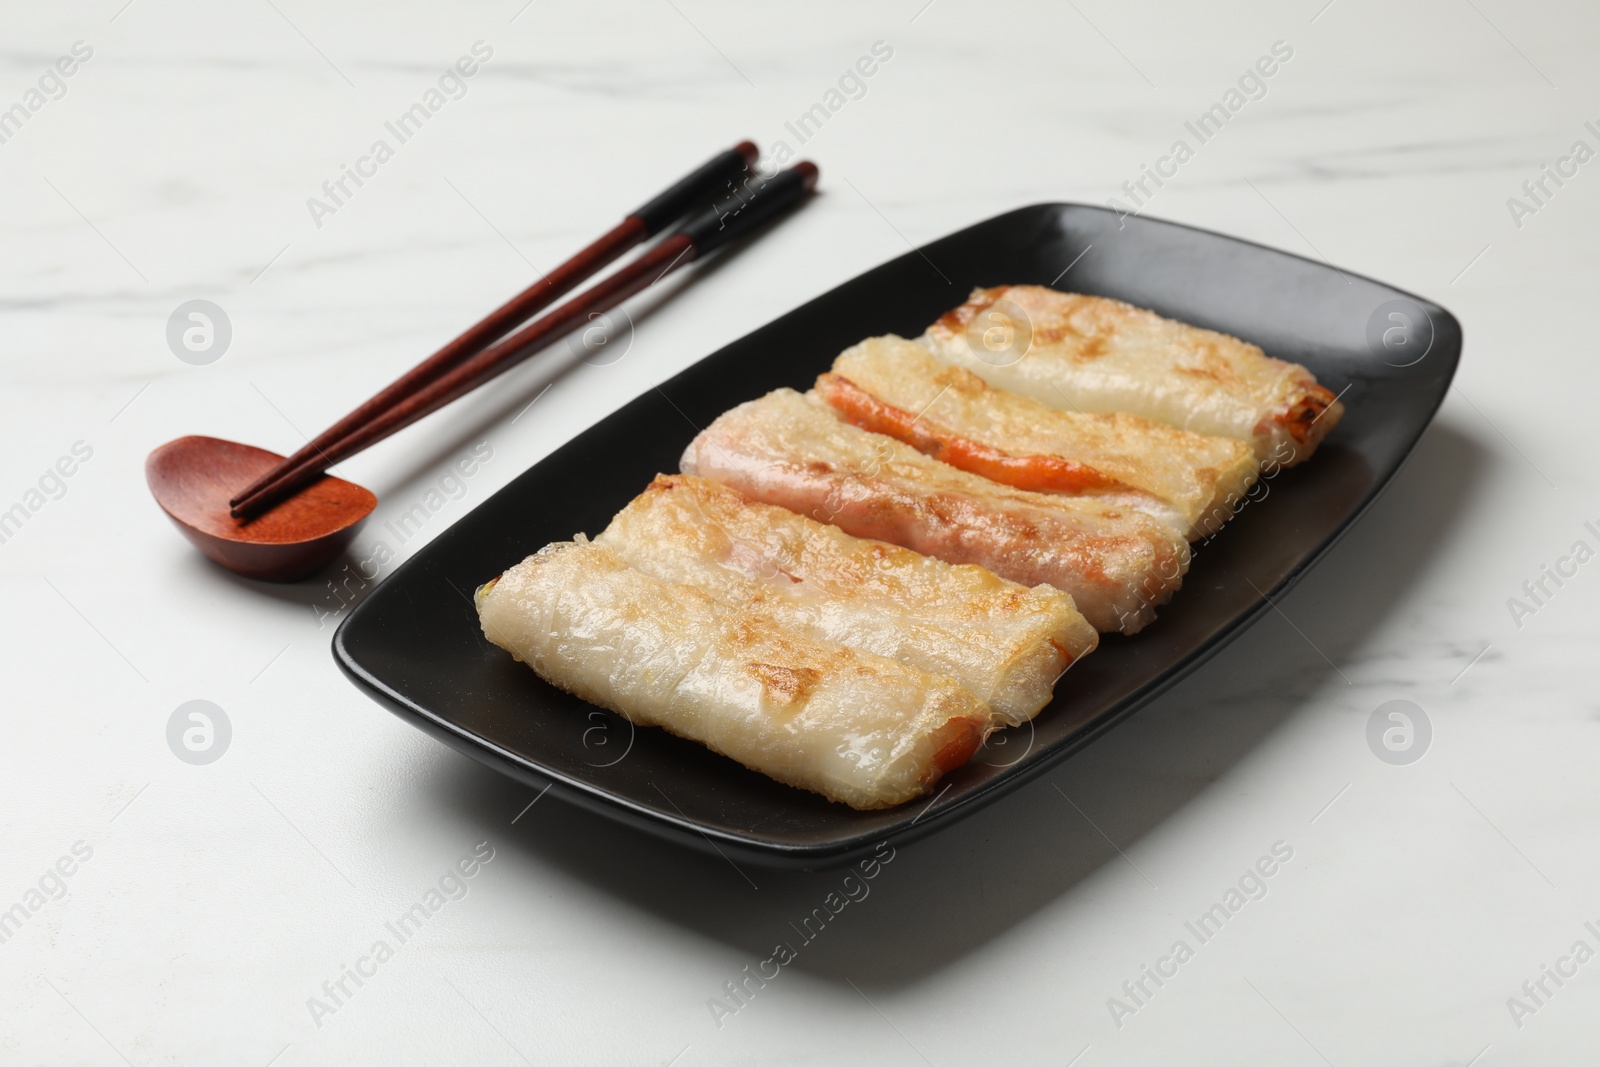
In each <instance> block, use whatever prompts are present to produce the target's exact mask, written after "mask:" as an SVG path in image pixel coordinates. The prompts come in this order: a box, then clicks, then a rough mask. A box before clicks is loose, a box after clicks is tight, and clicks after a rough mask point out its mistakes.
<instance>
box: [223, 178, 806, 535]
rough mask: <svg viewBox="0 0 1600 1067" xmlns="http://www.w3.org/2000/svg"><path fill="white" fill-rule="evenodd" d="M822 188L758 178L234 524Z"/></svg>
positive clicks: (334, 447) (316, 458) (421, 392)
mask: <svg viewBox="0 0 1600 1067" xmlns="http://www.w3.org/2000/svg"><path fill="white" fill-rule="evenodd" d="M816 183H817V168H816V165H815V164H812V163H808V162H801V163H796V164H795V165H794V166H793V167H790V168H789V169H788V170H784V171H780V172H778V173H777V174H775V175H772V176H771V177H767V178H757V179H754V180H753V181H752V182H751V183H750V185H749V186H748V187H747V188H746V189H745V190H742V191H740V192H739V193H738V194H737V195H736V196H735V197H734V198H733V199H732V200H730V201H728V202H726V203H725V204H723V205H719V206H718V207H714V208H711V209H709V210H707V211H705V212H703V213H701V214H700V215H698V216H696V217H694V218H693V219H691V220H690V221H689V222H686V223H684V225H683V226H681V227H680V228H679V229H678V230H677V231H675V232H673V233H672V234H669V235H668V236H666V237H664V238H662V239H661V241H660V242H659V243H658V244H656V245H655V246H654V247H653V248H651V249H649V250H648V251H646V252H645V253H644V254H643V255H641V256H640V257H639V258H638V259H636V260H634V261H633V262H632V263H629V264H628V265H627V266H625V267H622V268H620V269H619V270H617V271H616V272H615V273H613V274H611V275H609V276H608V277H606V278H603V279H601V280H600V281H598V282H596V283H595V284H594V285H592V286H590V287H589V288H588V289H586V290H584V291H583V292H582V293H580V294H578V295H577V296H575V297H573V298H572V299H571V300H568V301H567V302H566V303H564V304H562V305H561V306H560V307H558V308H556V309H555V310H553V311H550V312H548V313H546V314H545V315H543V316H541V317H540V318H538V319H535V320H534V321H533V322H531V323H529V324H528V325H526V326H524V327H523V328H522V329H520V330H518V331H517V332H516V333H514V334H512V335H511V336H509V337H506V338H504V339H503V340H501V341H499V342H497V343H495V344H493V345H491V346H490V347H488V348H485V349H484V350H483V351H481V352H478V353H477V354H476V355H473V356H471V357H469V358H468V359H466V360H464V361H463V362H461V363H460V364H458V365H457V366H455V367H454V368H452V369H450V370H448V371H446V372H445V373H443V374H441V375H439V376H438V377H437V378H436V379H434V380H433V381H432V382H430V383H427V384H426V385H424V386H422V387H421V388H419V389H416V390H415V391H413V392H411V393H410V394H409V395H407V396H405V397H403V398H401V399H399V400H397V401H396V402H395V403H394V404H393V405H392V406H390V407H389V408H387V409H386V410H384V411H382V412H380V413H378V414H377V415H375V416H374V417H373V418H372V419H370V420H368V421H367V422H365V423H363V424H361V425H360V426H359V427H357V428H356V429H354V430H352V431H351V432H350V433H348V434H346V435H345V436H343V437H341V438H339V439H338V440H336V441H334V442H333V443H332V444H330V445H329V447H328V448H327V449H325V450H322V451H319V452H316V453H314V454H313V455H311V456H310V457H308V458H305V459H302V460H300V461H299V462H297V463H293V464H287V465H286V468H285V469H284V470H283V471H282V472H281V473H280V474H278V476H277V477H275V478H272V479H270V480H268V481H267V483H266V484H265V485H263V486H262V487H261V488H260V489H258V490H257V491H256V492H255V493H253V494H252V495H251V496H250V497H248V498H247V499H244V500H243V501H241V503H240V504H238V505H235V506H234V507H233V516H234V517H235V518H247V517H249V516H250V515H253V514H257V513H259V512H260V511H263V510H265V509H266V508H267V507H269V506H271V505H272V504H274V503H276V502H277V501H279V500H282V499H283V498H284V497H286V496H289V495H291V494H292V493H294V492H295V491H297V490H298V489H300V488H302V487H304V486H305V485H307V484H309V483H310V482H312V481H315V480H316V479H317V478H320V477H321V476H322V474H323V472H324V471H326V470H327V468H329V467H331V466H333V465H334V464H335V463H338V462H340V461H342V460H344V459H346V458H348V457H350V456H352V455H354V454H355V453H357V452H359V451H361V450H362V449H364V448H366V447H368V446H369V445H372V444H376V443H377V442H379V441H381V440H383V439H384V438H385V437H388V436H389V435H390V434H392V433H395V432H396V431H398V430H400V429H402V428H404V427H406V426H409V425H411V424H412V423H413V422H416V421H417V420H418V419H421V418H423V417H424V416H426V415H429V414H431V413H432V412H434V411H437V410H438V409H439V408H441V407H444V406H445V405H446V404H448V403H450V402H451V401H452V400H455V399H457V398H458V397H461V396H463V395H465V394H466V393H469V392H471V391H472V390H473V389H476V388H477V387H478V386H480V385H482V384H483V383H485V382H487V381H489V380H490V379H491V378H494V377H496V376H497V375H499V374H502V373H504V372H505V371H507V370H509V369H510V368H511V367H513V366H515V365H516V364H518V363H520V362H522V360H524V359H526V358H527V357H528V356H530V355H532V354H533V353H534V352H536V351H538V350H539V349H540V348H543V347H544V346H545V345H547V344H549V343H550V342H552V341H555V340H557V339H558V338H560V337H562V336H564V335H565V334H567V333H569V332H571V331H572V330H573V329H575V328H576V327H578V326H579V325H580V324H582V323H584V322H587V321H588V320H589V317H590V316H591V315H596V314H602V313H604V312H606V311H608V310H610V309H611V308H614V307H616V306H617V305H618V304H620V303H622V302H623V301H624V300H626V299H628V298H629V297H630V296H633V295H635V294H637V293H639V292H642V291H643V290H645V289H648V288H649V287H650V286H652V285H654V284H655V283H656V282H658V281H660V280H661V279H662V278H664V277H666V276H667V275H668V274H670V273H671V272H672V271H674V270H677V269H679V268H681V267H683V266H685V265H687V264H688V263H691V262H693V261H694V260H696V259H698V258H699V257H701V256H703V255H705V254H707V253H708V252H711V251H712V250H714V249H716V248H718V247H721V246H722V245H724V244H727V243H729V242H730V241H733V240H736V239H739V238H742V237H745V236H747V235H748V234H750V233H751V232H752V231H754V230H756V229H757V228H758V227H759V226H760V225H761V224H762V223H764V222H766V221H768V220H770V219H772V218H774V217H775V216H777V215H779V214H781V213H782V212H784V211H785V210H786V209H789V208H792V207H794V206H796V205H798V204H799V203H800V202H801V201H802V200H804V199H805V197H806V196H807V194H809V193H810V192H811V191H812V190H813V189H814V188H815V187H816Z"/></svg>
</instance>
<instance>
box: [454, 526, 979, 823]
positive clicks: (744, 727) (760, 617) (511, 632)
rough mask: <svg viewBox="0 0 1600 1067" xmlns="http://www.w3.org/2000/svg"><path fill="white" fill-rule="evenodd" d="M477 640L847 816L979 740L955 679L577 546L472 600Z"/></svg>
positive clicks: (896, 798)
mask: <svg viewBox="0 0 1600 1067" xmlns="http://www.w3.org/2000/svg"><path fill="white" fill-rule="evenodd" d="M476 601H477V606H478V616H479V620H480V622H481V624H482V626H483V632H484V635H485V636H486V637H487V638H488V639H489V640H490V641H492V642H493V643H495V644H496V645H499V646H500V647H501V648H504V649H505V650H506V651H508V652H510V653H511V654H512V655H514V656H515V657H516V658H517V659H519V660H522V661H523V662H525V663H527V664H528V665H529V666H530V667H532V668H533V669H534V670H535V671H537V672H538V674H539V676H540V677H542V678H544V679H545V680H546V681H548V682H550V683H551V684H552V685H556V686H559V687H560V688H562V689H565V690H566V691H567V692H569V693H572V694H573V695H575V696H578V697H581V698H583V699H584V700H587V701H590V702H591V703H594V704H599V705H600V706H602V707H606V708H610V709H611V710H613V711H615V712H617V713H619V714H622V715H625V716H627V717H628V718H629V719H630V720H631V721H633V722H634V723H636V724H639V725H642V726H660V727H663V728H664V729H666V730H668V731H670V732H671V733H674V734H678V735H679V736H681V737H687V738H690V739H692V740H695V741H699V742H700V743H702V744H704V745H706V746H707V747H708V748H711V749H713V750H714V751H717V752H720V753H722V754H723V755H725V756H729V757H731V758H733V759H736V760H738V761H739V762H740V763H743V764H744V765H745V766H747V767H749V768H751V769H752V770H756V771H759V772H761V773H762V774H766V775H768V776H770V777H772V778H776V779H777V780H778V781H780V782H786V783H788V784H789V785H793V786H798V787H800V788H802V789H809V790H812V791H814V792H817V793H821V794H822V795H823V796H825V797H827V798H829V799H830V800H837V801H840V802H842V803H845V804H849V805H850V806H851V807H855V808H862V809H868V808H883V807H890V806H893V805H895V804H902V803H904V802H905V801H907V800H911V799H912V798H914V797H918V796H921V795H923V794H924V793H926V792H927V791H928V789H929V787H930V786H932V785H933V783H934V782H935V781H937V780H938V778H939V776H940V775H942V774H944V773H945V772H946V771H949V770H952V769H954V768H956V767H959V766H961V765H962V764H963V763H965V762H966V761H967V759H968V758H969V757H970V756H971V755H972V753H973V752H974V751H975V750H976V749H977V747H978V745H979V744H980V743H981V742H982V740H983V738H984V736H985V735H986V734H987V733H988V732H989V730H990V729H991V728H992V724H991V721H990V717H989V713H988V709H987V708H986V707H985V706H984V705H983V703H982V702H981V701H980V700H978V698H977V697H975V696H973V695H972V694H971V693H969V692H968V691H967V690H966V689H965V688H963V687H962V686H961V685H959V684H958V683H956V682H955V681H954V680H952V679H950V678H947V677H944V676H942V675H934V674H929V673H928V672H926V671H922V670H918V669H917V668H915V667H912V666H908V665H906V664H903V663H898V662H896V661H894V660H891V659H886V658H884V657H882V656H876V655H873V654H872V653H870V652H864V651H860V650H857V649H853V648H849V647H846V646H844V645H840V644H835V643H831V642H824V641H814V640H812V639H810V638H807V637H805V636H802V635H799V634H796V633H794V632H793V631H792V630H791V629H790V628H789V627H787V626H786V625H784V623H783V622H782V620H780V619H779V618H777V617H775V616H774V615H773V613H772V612H770V611H768V610H766V609H765V608H764V607H763V606H762V605H761V604H759V603H750V604H742V605H734V606H730V605H726V604H722V603H719V602H718V601H716V600H715V599H713V598H712V597H710V596H707V595H706V594H705V593H702V592H700V591H699V590H696V589H692V588H690V587H688V586H684V585H677V584H674V583H671V582H663V581H661V580H659V579H657V578H653V577H651V576H650V575H648V574H645V573H644V572H643V571H640V570H637V569H635V568H633V567H630V566H628V565H627V564H626V563H625V562H623V560H622V559H621V558H620V557H619V556H618V555H617V554H616V553H615V552H613V551H612V550H611V549H609V548H606V547H604V546H602V545H596V544H592V543H588V542H583V541H578V542H572V541H568V542H561V543H557V544H553V545H548V546H546V547H545V548H544V549H542V550H541V551H539V552H538V553H536V554H535V555H532V556H529V557H528V558H527V559H525V560H523V561H522V562H521V563H519V564H517V565H516V566H515V567H512V568H511V569H510V570H508V571H506V572H505V573H504V574H502V575H501V576H500V577H499V578H497V579H495V580H494V581H492V582H490V583H489V584H488V585H485V586H484V587H483V588H482V589H480V590H479V591H478V594H477V597H476Z"/></svg>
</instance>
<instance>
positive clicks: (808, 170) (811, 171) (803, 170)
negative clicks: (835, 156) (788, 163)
mask: <svg viewBox="0 0 1600 1067" xmlns="http://www.w3.org/2000/svg"><path fill="white" fill-rule="evenodd" d="M791 169H792V170H793V171H794V172H795V173H796V174H798V175H800V180H801V181H802V182H803V183H804V184H805V187H806V192H808V193H809V192H812V191H814V190H815V189H816V187H817V175H818V174H819V173H820V172H819V171H818V170H817V165H816V164H815V163H813V162H811V161H810V160H809V159H803V160H801V161H800V162H799V163H796V164H795V165H794V167H793V168H791Z"/></svg>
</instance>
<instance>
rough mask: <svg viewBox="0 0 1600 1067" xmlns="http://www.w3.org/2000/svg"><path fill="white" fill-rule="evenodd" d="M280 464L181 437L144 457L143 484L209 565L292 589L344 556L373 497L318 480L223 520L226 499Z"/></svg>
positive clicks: (261, 454) (267, 456)
mask: <svg viewBox="0 0 1600 1067" xmlns="http://www.w3.org/2000/svg"><path fill="white" fill-rule="evenodd" d="M282 462H283V457H282V456H280V455H278V454H277V453H275V452H268V451H267V450H266V449H263V448H252V447H251V446H250V445H241V444H238V443H236V442H233V441H224V440H221V439H220V438H216V437H180V438H178V439H177V440H176V441H168V442H167V443H166V444H164V445H162V446H161V447H160V448H158V449H156V450H155V451H154V452H151V453H150V455H149V456H148V457H147V458H146V459H145V462H144V477H145V481H146V482H147V483H148V484H149V486H150V492H151V494H152V495H153V496H154V497H155V498H156V503H158V504H160V505H161V510H163V511H165V512H166V513H167V517H168V518H170V519H171V520H172V521H173V523H174V524H175V525H176V526H177V527H178V529H179V530H181V531H183V535H184V536H185V537H187V538H188V539H189V540H190V541H191V542H193V543H194V546H195V547H196V548H198V549H199V550H200V551H201V552H203V553H205V555H206V557H207V558H208V559H210V560H212V561H213V562H214V563H216V564H218V565H219V566H222V567H226V568H227V569H228V570H230V571H233V572H234V573H236V574H242V575H244V576H245V577H247V578H256V579H259V580H261V581H264V582H295V581H299V580H300V579H301V578H305V577H308V576H309V575H311V574H314V573H315V572H316V571H317V570H319V569H320V568H322V567H323V566H325V565H326V564H327V563H329V562H330V561H332V560H333V559H334V557H336V556H338V555H339V553H340V552H342V551H344V549H345V547H346V546H347V545H349V544H350V542H351V540H352V539H353V538H354V537H355V535H356V530H357V529H358V528H359V527H360V525H361V522H362V520H363V519H365V518H366V517H367V516H368V515H369V514H371V512H372V509H373V508H375V507H377V506H378V498H377V497H375V496H373V495H372V493H371V492H369V491H368V490H366V489H363V488H362V487H361V486H359V485H356V484H355V483H354V482H347V481H345V480H344V479H342V478H335V477H333V476H331V475H323V476H322V477H321V478H319V479H318V480H317V481H315V482H313V483H312V484H310V485H308V486H307V487H306V488H304V489H302V490H301V491H299V492H298V493H296V494H295V495H294V496H291V497H289V498H288V499H287V500H284V501H283V502H282V503H280V504H278V505H277V506H275V507H273V508H271V509H270V510H268V511H265V512H263V513H262V514H260V515H257V516H254V517H252V518H249V519H236V518H234V517H233V516H232V515H230V514H229V508H228V498H229V497H231V496H233V495H234V494H235V493H236V492H238V490H239V487H240V486H241V485H248V484H250V482H251V481H253V480H254V479H255V478H257V477H259V476H260V475H261V474H264V473H265V472H267V471H269V470H271V469H272V468H273V467H275V466H277V465H278V464H279V463H282Z"/></svg>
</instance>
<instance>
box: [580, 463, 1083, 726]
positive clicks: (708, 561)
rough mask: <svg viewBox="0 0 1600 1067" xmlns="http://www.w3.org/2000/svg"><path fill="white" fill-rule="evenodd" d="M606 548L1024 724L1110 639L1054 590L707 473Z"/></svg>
mask: <svg viewBox="0 0 1600 1067" xmlns="http://www.w3.org/2000/svg"><path fill="white" fill-rule="evenodd" d="M595 543H596V544H598V545H602V546H604V547H606V548H609V549H611V550H613V551H614V552H616V553H617V555H618V556H619V557H620V558H622V559H623V560H625V561H626V562H627V563H628V564H629V565H630V566H632V567H635V568H637V569H638V570H641V571H643V572H645V573H646V574H649V575H651V576H652V577H654V578H658V579H660V580H661V581H664V582H674V583H679V584H683V585H688V586H692V587H694V588H696V589H699V590H700V591H701V592H703V593H706V594H708V595H710V596H712V597H713V598H715V599H717V600H718V601H721V602H724V603H748V604H753V605H757V606H759V607H760V608H761V610H763V611H766V612H768V613H770V614H771V616H772V617H773V618H774V619H776V620H778V621H779V622H781V624H782V625H783V626H784V628H785V629H786V630H789V631H791V632H794V633H799V634H803V635H805V636H806V637H809V638H813V639H816V640H820V641H831V642H835V643H837V644H841V645H846V646H848V647H850V648H856V649H861V650H863V651H866V652H871V653H874V654H876V655H880V656H886V657H888V658H890V659H894V660H898V661H899V662H901V663H906V664H910V665H911V666H913V667H917V668H919V669H921V670H924V671H928V672H930V673H932V674H940V675H949V676H950V677H952V678H954V679H955V680H956V681H958V682H960V683H961V684H962V685H963V686H965V687H966V688H967V689H968V690H970V691H971V692H972V693H973V694H974V695H975V696H977V697H978V698H979V699H980V700H983V701H985V702H986V703H988V705H989V707H990V709H991V710H992V712H993V714H994V718H995V721H996V722H997V723H998V724H1000V725H1005V726H1015V725H1018V724H1020V723H1023V722H1026V721H1027V720H1028V719H1031V718H1033V716H1034V715H1036V714H1037V713H1038V711H1039V709H1040V708H1042V707H1044V706H1045V704H1047V703H1049V701H1050V696H1051V686H1052V685H1053V683H1054V682H1055V680H1056V679H1057V678H1058V677H1060V675H1061V672H1062V671H1063V670H1065V669H1066V668H1067V666H1068V665H1069V664H1071V663H1072V662H1073V661H1074V660H1076V659H1077V658H1079V657H1080V656H1083V655H1085V654H1087V653H1089V652H1090V651H1092V650H1093V649H1094V647H1095V645H1096V643H1097V642H1098V641H1099V635H1098V634H1097V633H1096V632H1095V629H1094V627H1092V626H1090V625H1089V623H1088V622H1087V621H1085V620H1084V618H1083V616H1082V615H1080V614H1078V611H1077V609H1076V608H1074V607H1073V605H1072V598H1071V597H1069V596H1067V595H1066V594H1065V593H1062V592H1061V591H1060V590H1058V589H1055V588H1052V587H1050V586H1047V585H1040V586H1037V587H1035V588H1033V589H1028V588H1025V587H1023V586H1020V585H1018V584H1016V583H1015V582H1010V581H1007V580H1005V579H1004V578H1000V577H997V576H996V575H994V574H991V573H990V572H988V571H986V570H984V569H983V568H982V567H973V566H957V565H954V564H949V563H945V562H943V561H942V560H937V559H933V558H931V557H928V556H923V555H920V554H918V553H916V552H913V551H911V550H910V549H908V548H901V547H899V546H897V545H890V544H884V543H883V542H881V541H867V540H863V539H861V538H858V537H852V536H850V535H849V534H847V533H845V532H844V531H843V530H840V529H839V528H838V527H835V526H828V525H825V524H824V523H820V522H817V521H815V520H813V519H808V518H805V517H804V516H801V515H796V514H795V513H794V512H792V511H789V510H787V509H785V508H781V507H774V506H773V505H770V504H762V503H758V502H756V501H753V500H748V499H746V498H745V497H743V496H742V495H740V494H739V493H738V492H735V491H734V490H732V489H729V488H728V487H726V486H723V485H719V484H717V483H716V482H712V481H708V480H706V479H704V478H695V477H691V476H688V475H683V474H663V475H658V476H657V477H656V480H655V481H654V482H652V483H651V484H650V486H649V488H647V489H646V490H645V491H644V492H643V493H641V494H640V495H639V496H638V497H636V498H635V499H634V500H633V502H632V503H630V504H629V505H628V506H627V507H625V508H623V509H622V511H620V512H618V513H617V516H616V518H614V519H612V520H611V525H610V526H608V527H606V529H605V532H603V533H602V534H600V536H599V537H597V538H595Z"/></svg>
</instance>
